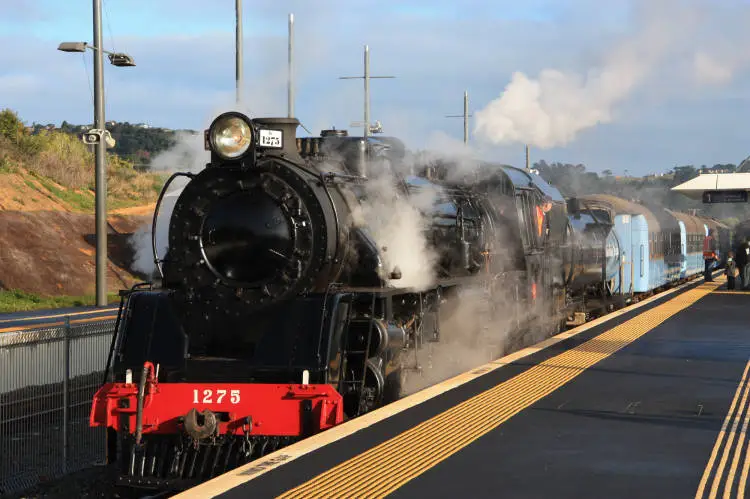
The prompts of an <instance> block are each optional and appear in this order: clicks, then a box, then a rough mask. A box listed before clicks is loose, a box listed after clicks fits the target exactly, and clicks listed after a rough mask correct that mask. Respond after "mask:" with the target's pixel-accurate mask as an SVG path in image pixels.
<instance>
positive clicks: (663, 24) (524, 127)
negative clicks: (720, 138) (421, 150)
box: [474, 0, 748, 149]
mask: <svg viewBox="0 0 750 499" xmlns="http://www.w3.org/2000/svg"><path fill="white" fill-rule="evenodd" d="M633 6H634V8H635V22H636V23H637V25H638V27H637V29H636V31H635V33H634V34H633V35H632V36H630V37H628V38H626V39H625V40H623V41H622V42H620V43H619V44H618V45H616V46H615V47H614V48H613V49H612V50H610V51H609V52H608V53H607V54H606V55H605V56H604V57H603V62H602V64H601V65H600V66H598V67H593V68H591V69H589V70H588V71H586V72H585V73H584V74H581V73H577V72H574V71H566V70H559V69H544V70H542V71H541V72H540V73H539V75H538V77H537V78H531V77H529V76H527V75H526V74H524V73H522V72H515V73H513V75H512V77H511V81H510V83H509V84H508V85H507V86H506V87H505V89H504V91H503V92H502V94H501V95H500V97H498V98H497V99H495V100H493V101H491V102H490V103H489V104H488V105H487V106H486V107H485V108H484V109H482V110H480V111H478V112H476V125H475V130H474V132H475V134H477V135H478V137H479V138H481V139H483V140H486V141H488V142H490V143H492V144H504V145H508V144H513V143H526V144H529V145H531V146H534V147H537V148H541V149H548V148H552V147H560V146H565V145H567V144H568V143H570V142H571V141H572V140H574V139H575V138H576V137H577V135H578V134H579V133H581V132H582V131H584V130H586V129H589V128H591V127H594V126H596V125H599V124H607V123H611V122H612V121H614V120H615V118H616V108H617V106H618V105H620V104H622V103H623V102H624V101H625V100H626V99H627V98H628V97H630V96H631V95H632V94H633V93H634V92H635V91H637V90H638V89H640V88H642V87H644V86H645V85H646V84H648V83H650V81H651V80H655V79H656V78H652V77H655V76H656V75H657V73H659V72H663V71H665V68H672V66H673V65H679V64H680V63H679V61H680V60H682V59H683V58H685V57H686V58H687V60H689V61H690V62H689V63H688V66H689V67H690V71H691V73H692V75H693V76H694V77H695V78H696V79H697V81H698V83H726V82H727V81H729V80H730V79H731V77H732V74H733V71H734V70H736V69H737V67H738V66H739V65H740V64H744V63H746V62H747V59H748V58H747V57H745V58H744V60H742V61H740V60H739V59H738V58H737V57H736V56H734V55H733V56H731V57H732V60H731V61H729V60H726V57H723V58H722V57H718V56H717V55H715V54H714V55H711V56H709V55H708V53H706V52H705V51H703V49H702V47H701V45H706V44H713V45H716V41H715V39H714V38H715V37H714V38H709V37H705V38H701V37H699V36H698V34H697V29H698V28H700V29H703V30H705V23H707V22H711V21H709V20H708V19H709V17H710V15H711V9H710V7H711V6H710V5H709V6H708V9H704V10H700V9H699V8H698V7H699V2H676V1H663V0H655V1H654V0H651V1H643V2H640V1H639V2H633ZM714 24H717V25H718V24H719V22H718V21H717V22H715V23H714ZM715 27H716V28H717V29H716V30H714V33H715V32H716V31H718V32H722V30H721V29H720V26H715ZM730 46H731V45H730ZM736 51H737V47H736V45H735V46H734V47H733V48H732V50H731V51H729V52H726V51H722V54H731V53H732V52H736ZM666 70H667V71H668V70H669V69H666ZM687 81H688V78H685V79H684V80H683V83H685V82H687Z"/></svg>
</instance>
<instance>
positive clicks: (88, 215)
mask: <svg viewBox="0 0 750 499" xmlns="http://www.w3.org/2000/svg"><path fill="white" fill-rule="evenodd" d="M107 177H108V178H107V184H108V185H107V210H108V215H109V216H108V221H109V237H108V239H109V244H108V245H109V250H108V256H109V262H108V275H109V277H108V284H109V286H108V287H109V292H110V293H116V291H117V290H118V289H122V288H124V287H129V286H130V284H131V283H132V282H133V281H134V280H137V276H136V275H134V274H133V273H132V272H131V271H130V270H129V266H130V263H131V261H132V251H133V248H132V247H131V244H130V240H129V235H130V234H132V233H133V232H134V231H135V230H137V228H138V227H139V226H141V225H142V224H144V223H147V220H148V218H149V215H150V214H151V213H152V212H153V211H152V210H153V204H154V203H155V201H156V199H157V197H158V195H159V191H160V190H161V187H162V186H163V185H164V181H165V180H166V175H165V174H157V173H151V172H141V171H138V170H136V169H135V168H134V167H133V164H132V163H131V162H129V161H126V160H123V159H122V158H120V157H119V156H117V155H115V154H107ZM94 187H95V183H94V154H93V149H92V148H90V147H89V146H87V145H85V144H83V142H82V141H81V140H80V138H78V137H77V136H75V135H72V134H68V133H64V132H61V131H51V132H50V131H46V130H41V131H39V132H38V133H35V134H32V133H30V132H29V130H28V129H27V127H26V126H25V125H24V124H23V122H22V121H21V119H20V118H19V117H18V116H17V115H16V114H15V113H14V112H13V111H11V110H7V109H6V110H3V111H0V239H3V244H2V245H0V312H9V311H18V310H32V309H40V308H54V307H60V306H71V305H77V304H81V305H84V304H90V303H93V302H94V297H93V294H94V254H95V251H94V244H95V240H94V235H93V233H94V199H95V197H94Z"/></svg>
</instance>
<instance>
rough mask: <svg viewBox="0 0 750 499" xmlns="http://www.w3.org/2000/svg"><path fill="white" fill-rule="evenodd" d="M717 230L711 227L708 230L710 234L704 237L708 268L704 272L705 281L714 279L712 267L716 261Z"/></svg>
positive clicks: (705, 258)
mask: <svg viewBox="0 0 750 499" xmlns="http://www.w3.org/2000/svg"><path fill="white" fill-rule="evenodd" d="M715 235H716V231H715V230H714V229H711V230H710V231H708V235H707V236H706V237H705V239H703V260H704V261H705V263H706V269H705V271H704V272H703V277H704V279H705V282H712V281H713V280H714V278H713V276H712V275H711V267H712V266H713V264H714V262H715V261H716V238H715V237H714V236H715Z"/></svg>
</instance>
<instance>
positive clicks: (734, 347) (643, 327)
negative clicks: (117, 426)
mask: <svg viewBox="0 0 750 499" xmlns="http://www.w3.org/2000/svg"><path fill="white" fill-rule="evenodd" d="M749 371H750V292H741V291H728V290H726V283H725V281H724V278H723V277H719V276H717V277H716V280H715V281H714V282H703V279H698V280H696V281H692V282H690V283H687V284H684V285H682V286H680V287H678V288H675V289H672V290H669V291H667V292H664V293H661V294H660V295H657V296H655V297H652V298H650V299H648V300H645V301H643V302H640V303H638V304H636V305H633V306H631V307H628V308H626V309H623V310H620V311H618V312H615V313H613V314H610V315H608V316H606V317H603V318H601V319H598V320H596V321H593V322H591V323H588V324H585V325H583V326H579V327H578V328H575V329H573V330H570V331H566V332H564V333H562V334H560V335H557V336H555V337H553V338H550V339H548V340H546V341H544V342H542V343H540V344H538V345H535V346H534V347H530V348H526V349H524V350H521V351H519V352H516V353H514V354H512V355H510V356H507V357H504V358H502V359H498V360H497V361H494V362H491V363H489V364H486V365H484V366H481V367H479V368H477V369H474V370H472V371H470V372H467V373H464V374H462V375H460V376H457V377H455V378H452V379H451V380H448V381H446V382H444V383H441V384H438V385H435V386H433V387H430V388H428V389H425V390H422V391H420V392H418V393H416V394H414V395H411V396H409V397H406V398H404V399H402V400H399V401H397V402H395V403H393V404H390V405H389V406H386V407H384V408H382V409H379V410H377V411H373V412H372V413H370V414H367V415H364V416H362V417H360V418H357V419H355V420H352V421H349V422H347V423H345V424H343V425H340V426H338V427H336V428H332V429H330V430H327V431H325V432H323V433H321V434H318V435H315V436H313V437H311V438H308V439H306V440H304V441H302V442H299V443H297V444H294V445H291V446H289V447H285V448H283V449H280V450H278V451H276V452H274V453H273V454H270V455H268V456H266V457H264V458H262V459H259V460H257V461H254V462H252V463H249V464H247V465H245V466H243V467H240V468H237V469H235V470H233V471H230V472H228V473H225V474H224V475H222V476H220V477H217V478H215V479H213V480H211V481H208V482H206V483H204V484H202V485H200V486H198V487H195V488H193V489H191V490H189V491H186V492H183V493H182V494H179V495H178V496H175V497H179V498H184V499H187V498H197V497H201V498H205V497H217V498H223V499H230V498H241V497H242V498H244V497H253V498H266V497H283V498H322V497H353V498H364V497H393V498H407V497H466V498H479V497H513V498H540V497H553V496H554V497H571V498H573V497H575V498H584V497H592V498H599V497H607V498H614V497H628V498H630V497H634V496H635V497H641V498H643V497H659V498H680V497H743V496H744V494H745V491H746V490H747V483H748V471H750V452H749V449H748V447H749V446H750V443H749V442H748V439H747V433H746V432H747V428H748V422H749V421H750V411H749V410H748V409H749V407H748V406H749V405H750V399H749V398H748V392H749V391H750V383H748V381H749V379H750V378H749V375H750V372H749Z"/></svg>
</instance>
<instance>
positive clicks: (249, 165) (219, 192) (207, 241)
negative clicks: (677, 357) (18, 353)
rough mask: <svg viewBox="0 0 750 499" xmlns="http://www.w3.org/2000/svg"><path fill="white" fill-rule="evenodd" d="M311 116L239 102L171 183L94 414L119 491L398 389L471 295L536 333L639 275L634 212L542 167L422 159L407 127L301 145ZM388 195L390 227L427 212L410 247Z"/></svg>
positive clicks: (242, 458) (308, 431)
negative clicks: (627, 257) (283, 114)
mask: <svg viewBox="0 0 750 499" xmlns="http://www.w3.org/2000/svg"><path fill="white" fill-rule="evenodd" d="M298 125H299V122H298V121H297V120H296V119H291V118H256V119H249V118H248V117H247V116H244V115H242V114H240V113H236V112H228V113H224V114H222V115H220V116H218V117H217V118H216V119H215V120H214V121H213V123H212V124H211V126H210V127H209V129H208V130H206V131H205V147H206V149H207V150H209V151H210V154H211V158H210V162H209V163H208V164H207V165H206V168H205V169H203V170H202V171H201V172H199V173H197V174H192V173H179V174H176V175H175V176H173V177H171V178H170V179H169V180H168V182H167V183H166V185H165V186H164V189H163V191H162V193H161V195H160V197H159V201H158V203H157V208H156V210H155V213H154V225H153V230H154V231H156V225H157V220H158V214H159V210H160V206H161V204H162V202H163V199H164V196H165V193H166V192H167V190H168V189H169V186H170V184H171V183H172V181H173V180H174V179H176V178H178V177H180V176H183V177H187V178H188V180H189V181H188V183H187V185H186V186H185V187H184V189H183V190H182V192H181V193H180V194H179V197H177V199H176V202H175V203H174V208H173V210H172V213H171V216H170V218H169V236H168V251H167V253H166V255H162V256H161V257H160V255H158V252H157V244H156V237H155V233H154V234H153V235H154V238H153V240H154V243H153V244H154V259H155V263H156V265H157V268H158V272H159V278H158V279H156V280H154V281H153V282H149V283H143V284H141V285H138V286H136V287H134V288H133V289H131V290H127V291H123V292H122V293H121V294H122V300H121V305H120V312H119V314H118V319H117V325H116V330H115V334H114V336H113V339H112V345H111V349H110V356H109V359H108V362H107V368H106V379H105V383H104V384H103V385H102V387H101V388H100V389H99V390H98V392H97V393H96V395H95V397H94V400H93V404H92V410H91V419H90V420H91V425H92V426H103V427H106V428H107V429H108V447H109V449H108V456H109V457H108V459H109V461H110V462H117V463H118V466H119V468H120V474H119V478H118V483H119V484H120V485H124V486H131V487H143V488H157V489H182V488H185V487H189V486H191V485H193V484H195V483H197V482H200V481H203V480H205V479H208V478H210V477H212V476H215V475H218V474H221V473H223V472H225V471H227V470H229V469H231V468H234V467H236V466H239V465H241V464H244V463H246V462H248V461H250V460H252V459H254V458H257V457H259V456H262V455H264V454H266V453H269V452H272V451H273V450H275V449H277V448H279V447H281V446H283V445H286V444H288V443H291V442H293V441H295V440H298V439H301V438H305V437H306V436H309V435H312V434H315V433H317V432H320V431H324V430H326V429H328V428H331V427H333V426H335V425H337V424H340V423H342V422H343V421H344V420H345V419H348V418H354V417H357V416H359V415H361V414H363V413H365V412H368V411H371V410H373V409H376V408H378V407H381V406H382V405H384V404H387V403H389V402H390V401H392V400H395V399H396V398H398V397H399V396H400V394H401V391H402V390H401V388H402V383H403V379H404V375H405V374H406V373H408V372H410V371H414V370H420V369H422V366H421V365H419V364H418V363H416V361H415V360H414V359H418V358H419V353H420V351H421V350H422V349H423V348H424V346H425V345H426V344H429V343H431V342H440V341H441V339H442V338H443V336H444V335H447V334H449V331H447V330H445V328H444V327H443V325H444V323H445V321H446V320H447V319H448V318H450V316H451V315H452V314H453V313H454V312H455V310H456V307H457V305H456V304H457V303H458V302H459V301H460V297H461V293H463V292H465V291H466V290H473V291H475V295H474V296H475V298H474V299H475V300H477V301H479V302H480V303H482V304H483V307H482V310H481V314H482V318H483V319H482V320H486V323H488V324H489V323H493V321H495V320H497V319H498V317H499V318H501V319H502V320H503V323H504V324H506V325H507V328H508V329H510V330H512V331H513V334H514V335H515V337H517V338H524V337H533V336H534V335H539V334H544V335H549V334H553V333H555V332H558V331H561V330H562V329H563V328H564V327H565V324H566V322H568V320H569V318H570V317H571V314H574V313H575V312H576V310H579V309H581V307H584V308H585V307H586V306H587V303H588V302H591V301H592V300H596V299H599V300H604V301H606V300H610V301H611V299H612V296H613V295H615V294H617V292H618V290H622V289H625V288H627V286H629V283H630V282H632V281H627V280H623V279H624V278H622V277H618V279H619V280H615V281H614V283H612V280H613V278H614V277H613V276H620V275H621V274H622V272H621V270H620V267H621V258H620V248H621V246H622V245H621V241H622V240H623V239H621V237H622V236H621V235H620V234H619V233H618V232H617V230H616V227H617V221H616V220H615V218H616V216H617V215H616V212H610V215H613V214H614V215H615V216H614V218H613V217H612V216H610V218H605V217H603V216H600V214H599V212H597V211H595V210H594V207H592V206H588V205H584V204H581V203H578V202H575V203H574V204H575V211H573V212H571V213H569V205H570V202H567V203H566V200H565V199H564V198H563V197H562V196H561V195H560V193H559V192H558V191H557V190H556V189H555V188H554V187H552V186H550V185H549V184H548V183H546V182H545V181H544V180H543V179H542V178H541V177H539V176H538V175H536V174H534V173H532V172H529V171H527V170H521V169H517V168H513V167H511V166H507V165H499V164H492V163H488V162H476V164H473V165H472V167H471V168H468V169H467V168H464V167H463V166H462V165H461V164H460V162H452V161H434V160H430V159H420V158H415V157H414V155H412V154H410V153H409V152H408V151H407V150H406V148H405V146H404V144H403V143H402V142H401V141H399V140H398V139H396V138H393V137H372V136H370V137H351V136H348V135H347V134H346V133H344V132H341V131H336V130H331V131H324V132H323V133H321V136H320V137H305V138H297V137H296V129H297V126H298ZM383 179H385V180H383ZM378 185H379V186H380V187H379V188H378V189H375V188H374V186H378ZM383 186H385V188H383ZM425 200H427V201H425ZM418 201H419V202H418ZM399 203H400V204H399ZM383 206H389V207H390V208H391V209H392V207H393V206H402V207H403V208H402V209H403V210H404V211H403V214H402V215H399V216H397V217H396V219H395V220H391V221H390V222H389V223H391V224H392V223H393V222H394V221H395V222H402V221H403V219H412V220H418V221H419V224H417V225H416V226H415V228H413V229H412V231H411V232H409V233H407V235H408V236H409V237H410V238H411V237H412V236H414V241H416V242H415V243H414V247H413V248H410V252H407V253H408V254H407V255H406V256H404V254H403V251H402V252H401V254H399V252H398V251H394V248H393V245H392V244H393V243H394V240H393V239H390V240H389V239H388V234H387V232H388V231H387V230H384V226H385V229H387V228H388V226H389V223H385V224H383V223H382V222H383V221H382V220H381V219H379V218H378V212H379V210H380V208H381V207H383ZM586 217H589V218H586ZM584 219H585V220H584ZM386 222H388V221H386ZM403 237H405V236H404V235H403V234H402V235H400V236H398V237H397V238H396V240H395V243H398V242H399V239H400V238H403ZM410 240H411V239H410ZM388 241H390V242H391V246H388V244H385V243H386V242H388ZM420 244H424V248H420V247H418V246H419V245H420ZM422 250H424V251H422ZM423 254H430V255H432V256H431V257H430V258H429V259H427V261H422V260H423V258H422V257H421V255H423ZM414 255H420V256H419V260H420V261H418V262H414V261H411V262H409V258H412V257H414ZM412 260H414V258H412ZM419 265H422V266H425V265H427V267H428V270H429V274H430V276H431V278H430V279H429V281H424V280H421V281H418V280H415V279H413V277H414V272H413V271H414V269H413V267H415V266H419ZM582 297H585V299H584V298H582ZM499 304H502V306H501V305H499ZM479 322H481V321H479ZM496 334H497V335H501V334H505V332H503V331H497V333H496Z"/></svg>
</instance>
